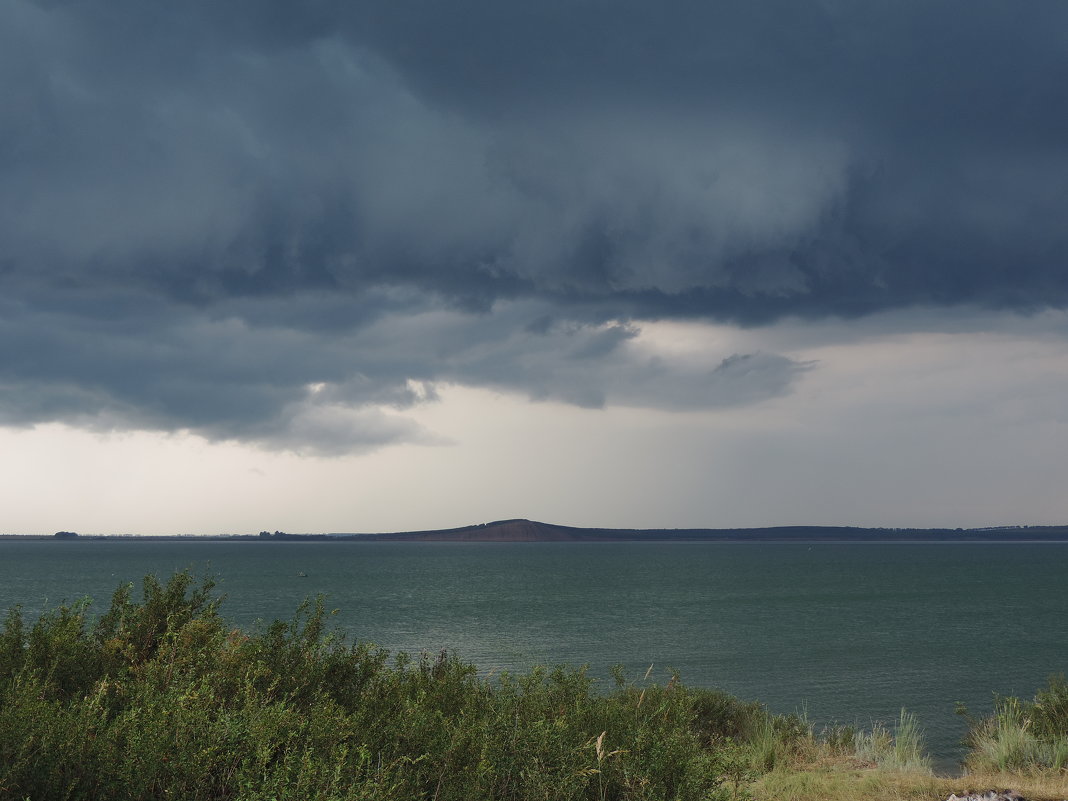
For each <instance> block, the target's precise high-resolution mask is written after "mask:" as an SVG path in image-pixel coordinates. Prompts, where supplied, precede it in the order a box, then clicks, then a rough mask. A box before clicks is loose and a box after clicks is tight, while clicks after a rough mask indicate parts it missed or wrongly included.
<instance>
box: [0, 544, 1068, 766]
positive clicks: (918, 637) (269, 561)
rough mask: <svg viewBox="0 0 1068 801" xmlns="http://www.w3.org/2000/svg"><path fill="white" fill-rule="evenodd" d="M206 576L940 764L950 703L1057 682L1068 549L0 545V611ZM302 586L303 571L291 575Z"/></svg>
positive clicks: (395, 641)
mask: <svg viewBox="0 0 1068 801" xmlns="http://www.w3.org/2000/svg"><path fill="white" fill-rule="evenodd" d="M206 566H210V571H211V572H212V573H213V574H214V575H215V576H216V577H217V579H218V580H219V589H220V591H221V592H224V593H225V594H226V595H227V600H226V602H225V604H224V606H223V611H224V613H225V614H226V615H227V616H228V617H229V618H230V619H231V620H233V621H234V622H235V623H237V624H239V625H242V626H248V625H252V624H254V622H255V621H256V620H257V619H263V620H267V621H270V620H273V619H275V618H278V617H282V618H287V619H288V618H289V617H291V616H292V613H293V611H294V609H295V608H296V606H297V604H298V603H299V602H300V601H301V600H302V599H304V598H306V597H308V596H314V595H315V594H317V593H324V594H325V595H327V596H328V605H329V606H330V607H336V608H338V609H339V610H340V611H339V613H338V615H337V616H336V618H335V619H336V622H337V624H338V626H340V627H341V628H342V629H343V630H345V631H346V632H348V633H349V634H350V635H351V636H353V637H356V638H360V639H367V640H372V641H374V642H376V643H378V644H379V645H383V646H385V647H388V648H390V649H394V650H397V649H400V650H408V651H413V652H418V651H421V650H427V651H431V652H436V651H438V650H440V649H441V648H450V649H454V650H455V651H457V652H458V654H459V655H460V656H461V658H463V659H465V660H467V661H470V662H473V663H475V664H477V665H478V666H479V667H480V669H482V670H485V671H489V670H491V669H495V670H502V669H507V670H525V669H527V668H529V667H530V666H531V665H533V664H555V663H561V662H562V663H568V664H583V663H588V664H589V665H590V669H591V671H592V672H593V673H594V674H595V675H598V676H604V675H606V673H607V669H608V667H609V666H611V665H613V664H617V663H621V664H623V665H625V666H626V667H627V668H628V670H629V672H630V675H632V676H634V677H635V678H640V677H641V676H642V675H643V674H644V673H645V670H646V669H647V668H648V667H649V665H650V664H653V665H654V669H653V676H654V677H656V678H658V679H659V680H660V681H665V680H666V679H667V678H668V676H669V675H670V674H669V670H670V669H672V668H673V669H676V670H678V671H679V672H680V674H681V676H682V678H683V680H684V681H685V682H687V683H690V684H693V685H701V686H715V687H721V688H723V689H725V690H728V691H729V692H732V693H735V694H737V695H739V696H742V697H744V698H755V699H759V700H761V701H764V702H766V703H767V704H768V705H769V706H770V707H771V708H772V709H774V710H776V711H779V712H793V711H805V712H806V713H807V715H808V717H809V719H810V720H812V721H813V722H815V723H816V724H818V725H822V724H823V723H826V722H828V721H839V722H845V723H859V724H861V725H864V726H867V725H870V724H871V722H872V721H874V720H882V721H887V722H888V721H892V720H893V719H895V718H896V716H897V714H898V712H899V710H900V708H901V707H902V706H906V707H908V708H909V710H911V711H913V712H915V713H916V714H917V716H918V717H919V718H920V721H921V723H922V724H923V725H924V727H925V729H926V731H927V740H928V746H929V748H930V750H931V751H932V753H933V754H934V755H935V757H936V760H937V762H938V764H939V766H940V767H942V768H943V769H948V768H950V767H951V766H952V764H953V763H954V762H955V761H956V760H957V758H958V757H959V754H960V749H959V739H960V737H961V735H962V733H963V724H962V722H961V720H960V719H959V718H957V717H956V716H954V714H953V708H954V702H955V701H964V702H965V703H966V704H967V705H968V706H969V707H970V708H971V709H972V711H973V712H977V713H985V712H988V711H989V709H990V706H991V699H992V694H993V693H995V692H997V693H1002V694H1019V695H1025V696H1031V695H1032V694H1033V693H1034V691H1035V689H1037V688H1038V687H1039V686H1040V685H1041V684H1043V683H1044V682H1045V680H1046V678H1047V676H1049V675H1050V674H1051V673H1061V672H1066V671H1068V636H1066V635H1068V582H1066V580H1065V577H1066V576H1068V544H1057V543H1049V544H1034V545H1031V544H1014V545H1003V544H992V543H984V544H921V545H916V544H902V543H887V544H812V545H809V544H800V543H790V544H782V543H752V544H732V543H612V544H603V543H602V544H593V543H590V544H586V543H522V544H502V543H464V544H450V543H291V542H263V543H261V542H247V543H228V542H196V541H193V542H188V541H187V542H145V541H126V542H87V541H81V542H40V541H34V542H12V541H4V542H0V608H3V609H6V608H8V607H10V606H12V605H14V604H16V603H21V604H23V606H24V609H25V611H26V612H27V613H28V614H34V613H36V612H37V611H39V610H40V609H42V608H44V607H45V606H51V605H54V604H56V603H58V602H60V601H62V600H64V599H67V600H73V599H76V598H79V597H82V596H85V595H89V596H91V597H94V598H96V599H98V600H100V601H101V602H103V601H105V600H106V599H107V598H108V597H109V596H110V594H111V592H112V591H113V590H114V588H115V586H116V585H117V584H118V583H120V582H122V581H130V580H133V581H138V580H139V579H140V577H141V576H142V575H144V574H145V573H149V572H154V573H156V574H158V575H160V576H165V575H167V574H170V573H171V572H173V571H174V570H176V569H181V568H186V567H193V568H194V569H195V570H197V571H200V572H203V571H204V570H205V569H206ZM299 573H305V574H306V576H304V577H302V576H300V575H298V574H299Z"/></svg>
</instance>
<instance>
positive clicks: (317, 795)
mask: <svg viewBox="0 0 1068 801" xmlns="http://www.w3.org/2000/svg"><path fill="white" fill-rule="evenodd" d="M213 589H214V588H213V585H212V582H211V581H203V582H200V583H198V582H196V581H195V580H194V578H193V577H192V576H191V575H190V574H188V573H179V574H177V575H175V576H173V577H172V578H170V579H169V580H168V581H167V582H166V583H160V582H159V581H158V580H156V579H155V578H154V577H151V576H149V577H147V578H146V579H145V580H144V585H143V592H142V599H141V600H140V601H135V600H133V589H132V587H131V586H123V587H120V588H119V589H118V590H117V591H116V593H115V595H114V597H113V598H112V601H111V604H110V607H109V608H108V609H107V610H106V611H105V612H104V613H103V614H102V615H99V616H96V617H94V616H92V615H90V612H89V608H90V605H89V602H88V601H84V602H79V603H75V604H73V605H69V606H63V607H60V608H58V609H56V610H54V611H52V612H49V613H46V614H44V615H42V616H41V617H40V618H39V619H38V620H36V621H35V622H33V623H32V624H28V623H27V622H26V621H24V620H23V618H22V615H21V613H20V611H19V610H18V609H15V610H13V611H11V612H10V613H9V614H8V616H7V619H6V622H5V624H4V627H3V632H2V634H0V798H3V799H18V800H19V801H22V799H25V798H33V799H55V800H56V801H60V800H66V799H71V800H72V801H73V799H94V800H95V801H99V800H100V799H130V800H131V801H132V800H133V799H162V798H176V799H186V800H188V801H195V800H196V799H212V800H213V801H215V800H216V799H248V800H249V801H253V800H255V801H260V800H262V801H268V799H271V800H272V801H279V800H281V799H300V801H308V800H309V799H331V800H333V799H338V800H340V799H383V800H385V799H398V800H399V799H404V801H412V799H434V800H435V801H449V800H450V799H452V800H454V801H473V800H474V799H547V800H548V801H563V800H565V799H597V800H598V801H602V800H605V801H606V800H607V799H680V800H684V801H685V800H689V799H693V800H694V801H697V800H698V799H714V798H728V797H730V795H731V792H730V790H729V788H728V787H727V785H726V784H725V783H724V781H725V774H726V773H728V772H729V771H730V764H729V763H728V761H726V760H727V757H725V756H724V755H725V754H726V753H727V751H728V750H729V749H727V748H725V747H724V743H725V742H726V741H727V738H729V737H738V736H741V735H743V734H744V733H745V732H746V731H747V730H748V729H751V728H753V722H752V721H753V720H754V719H756V718H757V717H759V716H761V715H763V716H764V717H766V716H767V715H766V712H764V711H763V708H762V707H760V706H758V705H755V704H744V703H741V702H739V701H737V700H736V699H733V698H731V697H730V696H727V695H725V694H722V693H719V692H716V691H711V690H698V689H692V688H686V687H684V686H683V685H682V684H680V683H679V682H678V681H676V680H672V681H671V682H670V683H669V684H668V685H666V686H658V685H655V684H647V685H646V686H643V687H639V686H637V685H636V684H634V683H628V682H626V681H625V680H624V679H623V678H622V676H621V675H620V676H618V679H617V686H616V687H615V689H614V690H613V691H611V692H607V693H606V692H600V691H597V689H596V688H595V686H594V682H593V680H592V679H591V678H590V677H589V676H587V674H586V672H585V671H584V670H583V669H572V668H564V667H559V668H554V669H552V670H546V669H542V668H535V669H534V670H532V671H530V672H529V673H526V674H523V675H507V674H505V675H501V676H499V677H498V678H496V679H494V680H493V681H490V680H487V679H480V678H479V677H478V676H476V672H475V669H474V668H473V667H472V666H471V665H468V664H464V663H463V662H461V661H459V660H457V659H456V658H455V657H454V656H453V655H451V654H449V653H446V652H442V653H441V654H439V655H437V656H430V655H427V654H423V655H420V656H418V657H409V656H407V655H405V654H403V653H402V654H397V655H396V656H391V655H390V654H389V653H387V652H386V651H384V650H382V649H380V648H376V647H375V646H373V645H369V644H366V643H354V644H349V643H347V642H346V641H345V639H344V638H343V637H340V636H338V635H336V634H334V633H331V632H330V631H328V626H327V622H328V616H327V614H326V612H325V610H324V608H323V603H322V601H321V600H319V601H316V602H311V603H306V604H305V605H304V606H302V607H301V608H300V609H299V610H298V612H297V614H296V616H295V617H294V619H293V620H291V621H289V622H275V623H273V624H271V625H269V626H266V627H262V628H261V629H259V630H257V631H253V632H251V633H243V632H240V631H237V630H232V629H231V628H230V627H229V626H228V625H227V624H226V622H225V621H224V620H223V618H222V617H221V616H220V615H219V612H218V609H219V599H217V598H215V597H214V596H213Z"/></svg>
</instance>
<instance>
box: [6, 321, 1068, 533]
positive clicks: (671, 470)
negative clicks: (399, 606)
mask: <svg viewBox="0 0 1068 801" xmlns="http://www.w3.org/2000/svg"><path fill="white" fill-rule="evenodd" d="M1051 316H1052V315H1051ZM1059 316H1060V317H1061V318H1063V317H1064V315H1059ZM1060 322H1064V320H1063V319H1062V320H1061V321H1060ZM753 335H755V336H760V332H759V331H757V332H754V333H753ZM746 336H747V332H745V331H739V330H728V329H724V328H723V327H720V326H708V325H698V324H664V325H657V324H650V325H648V326H646V327H645V328H644V329H643V332H642V334H641V336H639V337H638V338H637V339H636V341H635V345H634V347H636V348H638V349H640V350H642V351H647V352H654V351H655V352H660V353H663V354H671V355H673V356H675V357H694V358H697V357H698V356H699V355H700V354H701V353H702V352H704V351H707V350H709V349H714V348H723V347H726V348H727V349H728V350H729V349H730V348H733V347H738V346H742V345H744V344H746V343H745V342H744V341H743V340H745V339H746ZM790 355H791V356H795V357H797V358H799V359H803V360H805V361H812V362H813V363H814V364H815V367H814V368H813V369H812V370H811V371H810V372H808V373H806V375H805V376H803V378H802V379H801V380H800V382H799V383H798V386H797V387H796V389H795V390H794V392H792V393H791V394H789V395H787V396H785V397H779V398H774V399H769V400H766V401H763V402H761V403H758V404H755V405H751V406H746V407H742V408H727V409H720V410H711V411H709V410H697V411H694V410H690V411H654V410H649V409H641V408H620V407H614V408H607V409H583V408H577V407H574V406H569V405H565V404H560V403H554V402H534V403H532V402H530V401H529V400H528V399H526V398H525V397H523V396H520V395H517V394H515V393H504V392H497V391H491V390H484V389H474V388H469V387H462V386H455V385H446V386H442V387H439V388H438V392H439V395H440V397H439V399H438V400H436V401H432V402H424V403H422V404H420V405H418V406H416V407H414V408H413V409H411V410H409V411H407V412H405V413H404V414H405V416H406V417H408V418H410V419H411V420H413V421H414V422H416V423H418V424H419V425H420V426H421V427H423V428H424V429H425V430H426V431H428V432H430V433H431V434H432V435H433V437H434V438H436V441H433V442H428V443H426V444H421V443H408V444H398V445H387V446H385V447H383V448H381V449H379V450H375V451H372V452H369V453H363V454H357V455H352V456H335V457H330V456H300V455H297V454H295V453H293V452H289V451H285V450H281V451H278V450H268V449H264V448H259V447H255V446H250V445H246V444H239V443H236V442H209V441H207V440H205V439H203V438H202V437H199V436H196V435H193V434H189V433H169V434H166V433H156V432H145V431H140V432H105V433H94V432H90V431H85V430H79V429H76V428H72V427H68V426H64V425H60V424H48V425H43V426H39V427H37V428H36V429H32V430H13V429H10V428H8V429H0V450H2V451H3V452H5V453H19V454H21V458H20V459H19V460H17V461H15V460H4V461H3V463H2V470H0V482H2V485H3V486H4V487H5V495H6V496H7V498H8V500H7V502H6V504H5V506H6V510H5V517H4V529H5V530H4V533H20V534H38V535H40V534H51V533H53V532H54V531H57V530H75V531H78V532H79V533H83V534H99V533H107V534H223V533H229V534H252V533H255V532H257V531H259V530H262V529H268V530H272V531H273V530H283V531H289V532H292V533H323V532H362V533H368V532H380V531H406V530H417V529H437V528H451V527H455V526H461V525H468V524H473V523H483V522H489V521H491V520H497V519H505V518H513V517H526V518H530V519H535V520H541V521H544V522H549V523H557V524H563V525H576V526H595V527H619V528H718V527H736V526H741V527H756V526H769V525H858V526H888V527H926V526H949V527H958V526H959V527H966V528H967V527H976V526H986V525H1015V524H1020V525H1053V524H1060V523H1064V522H1065V515H1064V505H1063V501H1062V495H1061V482H1060V479H1061V475H1062V473H1061V467H1060V462H1061V456H1062V454H1063V452H1064V448H1065V446H1066V445H1068V415H1066V414H1065V412H1064V410H1063V408H1062V405H1061V404H1060V399H1061V398H1063V397H1068V353H1066V352H1065V350H1064V349H1063V348H1062V347H1060V345H1059V343H1058V342H1057V341H1055V340H1049V339H1043V337H1041V336H1036V335H1034V334H1032V333H1029V332H1027V331H1026V330H1025V331H1024V332H1022V333H1021V332H1016V333H1013V332H1009V333H980V334H974V333H956V334H954V333H928V334H916V333H912V334H891V335H887V336H880V337H874V338H872V339H869V340H865V341H863V342H860V343H857V344H851V345H850V344H829V345H823V346H819V345H817V346H813V347H807V348H806V347H803V348H800V349H799V350H798V352H797V353H791V354H790ZM1022 460H1026V462H1027V463H1028V468H1029V469H1028V470H1027V471H1026V473H1024V472H1021V471H1020V470H1019V466H1020V464H1021V461H1022ZM932 476H935V477H937V478H932Z"/></svg>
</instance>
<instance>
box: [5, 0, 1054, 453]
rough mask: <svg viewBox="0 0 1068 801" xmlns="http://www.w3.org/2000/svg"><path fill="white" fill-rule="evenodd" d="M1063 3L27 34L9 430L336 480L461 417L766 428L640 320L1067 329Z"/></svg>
mask: <svg viewBox="0 0 1068 801" xmlns="http://www.w3.org/2000/svg"><path fill="white" fill-rule="evenodd" d="M1066 25H1068V9H1066V7H1065V6H1064V4H1063V3H1058V2H1034V3H1028V4H1026V5H1020V4H1007V3H995V2H985V1H983V0H980V2H969V3H962V2H930V1H929V0H928V1H927V2H911V1H906V2H899V3H894V4H890V5H887V4H881V3H867V2H864V3H855V2H854V3H839V2H836V1H835V0H822V2H816V0H812V1H811V2H805V3H797V2H785V0H783V2H766V3H751V2H728V3H716V4H694V3H688V2H681V0H679V1H678V2H667V3H657V4H650V3H644V2H628V1H627V0H624V2H612V3H608V2H586V3H574V2H566V3H565V2H556V1H555V0H547V2H542V3H536V4H528V3H523V4H520V3H511V2H503V3H502V2H490V1H489V0H479V1H478V2H476V1H475V0H453V2H449V3H435V2H426V0H397V2H392V3H388V4H381V3H362V2H349V3H342V2H329V1H328V0H316V2H310V3H304V4H299V5H297V6H294V5H293V4H290V3H281V2H256V3H252V2H235V3H225V4H219V3H208V2H196V1H194V2H189V3H182V4H174V5H173V6H164V5H160V4H146V3H136V2H132V0H107V2H105V1H104V0H71V2H48V3H45V2H39V3H34V2H28V0H5V2H3V3H2V4H0V93H2V95H3V96H4V97H5V98H8V99H9V100H8V101H7V102H6V103H5V105H4V108H3V110H0V174H2V175H3V176H4V180H3V181H2V182H0V328H2V329H3V330H2V334H3V336H2V338H0V421H2V422H4V423H7V424H19V425H21V424H27V423H33V422H41V421H46V420H64V421H68V422H75V423H78V424H80V425H91V426H117V427H123V426H136V427H149V428H160V429H165V430H178V429H188V430H192V431H196V432H198V433H201V434H204V435H206V436H209V437H212V438H222V439H228V438H236V439H245V440H251V441H257V442H261V443H264V444H267V445H271V446H277V447H286V448H294V449H297V450H308V451H312V452H342V451H350V450H358V449H361V448H367V447H375V446H378V445H380V444H383V443H385V442H389V441H395V440H398V439H415V440H420V439H426V438H428V437H431V436H432V435H431V434H429V433H428V432H423V431H420V430H418V429H417V427H415V426H414V424H411V423H409V422H406V420H405V419H404V417H403V416H402V415H398V414H394V413H392V412H390V411H389V410H390V409H392V410H403V409H404V408H406V407H408V406H410V405H411V404H414V403H420V402H425V401H426V400H428V399H432V398H433V396H434V392H433V385H434V383H436V382H443V381H444V382H454V383H461V384H467V385H472V386H483V387H492V388H499V389H502V390H506V391H519V392H523V393H526V394H528V395H529V396H531V397H533V398H542V399H553V400H560V401H564V402H568V403H574V404H579V405H582V406H594V407H596V406H602V405H605V404H624V405H635V406H650V407H657V408H668V409H673V408H679V409H688V408H716V407H720V406H729V405H744V404H748V403H753V402H757V401H760V400H763V399H766V398H769V397H774V396H776V395H781V394H784V393H786V392H788V391H790V387H791V385H792V382H793V381H794V380H795V379H796V377H797V376H799V375H800V374H801V373H803V372H804V371H805V369H806V368H807V367H808V365H806V364H805V363H803V362H800V361H797V360H793V359H790V358H787V357H786V356H784V355H777V354H775V353H770V352H754V353H735V352H733V351H731V350H729V349H725V350H724V351H723V352H714V353H708V354H706V355H705V358H703V359H701V360H699V361H693V360H690V361H686V360H679V359H677V358H673V357H671V356H670V355H666V354H657V353H654V352H651V351H650V346H649V343H648V342H645V341H643V340H642V338H641V336H640V331H641V327H642V324H643V322H644V321H648V320H656V319H665V318H672V317H679V318H697V319H707V320H712V321H720V322H728V323H737V324H742V325H771V324H774V323H776V322H777V321H780V320H783V319H784V318H788V317H789V318H796V317H799V318H803V319H813V320H815V319H819V318H826V317H862V316H864V315H868V314H871V313H873V312H879V311H887V310H895V309H908V308H910V307H924V308H930V307H941V308H945V309H947V313H949V310H954V309H966V308H974V307H982V308H987V309H993V310H1003V311H1006V312H1009V313H1019V312H1023V313H1029V312H1032V311H1035V310H1038V309H1042V308H1048V307H1054V308H1063V307H1064V306H1065V305H1066V304H1068V269H1066V267H1068V265H1066V258H1068V218H1066V217H1065V215H1064V214H1063V209H1064V208H1065V207H1066V204H1068V150H1066V148H1065V146H1064V142H1066V141H1068V103H1066V102H1065V100H1066V99H1068V98H1066V97H1065V90H1064V88H1063V80H1062V79H1061V78H1062V76H1063V75H1065V74H1068V48H1066V47H1065V44H1066V42H1065V38H1064V34H1063V31H1064V30H1065V29H1066Z"/></svg>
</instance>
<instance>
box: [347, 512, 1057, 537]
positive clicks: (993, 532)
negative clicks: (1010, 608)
mask: <svg viewBox="0 0 1068 801" xmlns="http://www.w3.org/2000/svg"><path fill="white" fill-rule="evenodd" d="M334 537H338V538H345V539H350V538H351V539H360V540H389V541H410V542H628V541H629V542H717V541H718V542H729V541H736V542H789V541H797V542H805V541H808V542H820V541H825V542H855V541H917V540H920V541H931V542H961V541H1024V540H1058V541H1063V540H1068V526H1005V527H994V528H981V529H950V528H858V527H853V526H773V527H766V528H692V529H678V528H676V529H617V528H578V527H575V526H560V525H555V524H552V523H541V522H538V521H536V520H525V519H522V518H514V519H510V520H495V521H493V522H492V523H479V524H477V525H473V526H461V527H460V528H451V529H439V530H433V531H399V532H393V533H382V534H335V535H332V538H334Z"/></svg>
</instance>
